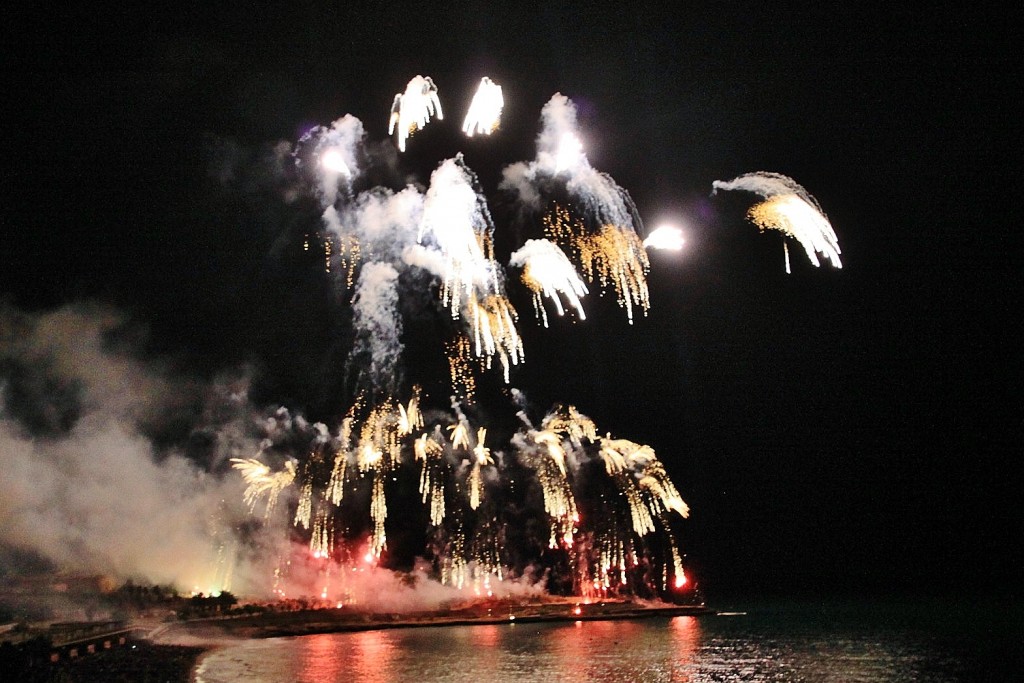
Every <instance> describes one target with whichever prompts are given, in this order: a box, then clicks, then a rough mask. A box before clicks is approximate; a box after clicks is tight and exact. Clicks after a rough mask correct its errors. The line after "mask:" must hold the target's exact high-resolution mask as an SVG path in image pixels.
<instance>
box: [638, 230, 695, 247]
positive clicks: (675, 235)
mask: <svg viewBox="0 0 1024 683" xmlns="http://www.w3.org/2000/svg"><path fill="white" fill-rule="evenodd" d="M685 242H686V240H684V239H683V231H682V230H680V229H679V228H677V227H674V226H671V225H662V226H660V227H658V228H655V230H654V231H653V232H651V234H650V235H648V236H647V239H645V240H644V247H646V248H647V249H664V250H666V251H680V250H681V249H682V248H683V244H685Z"/></svg>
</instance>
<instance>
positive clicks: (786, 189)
mask: <svg viewBox="0 0 1024 683" xmlns="http://www.w3.org/2000/svg"><path fill="white" fill-rule="evenodd" d="M711 187H712V194H713V193H715V192H717V191H718V190H745V191H747V192H753V193H755V194H758V195H760V196H761V197H763V198H764V199H765V201H763V202H761V203H760V204H756V205H754V206H752V207H751V208H750V210H749V211H747V218H748V219H749V220H750V221H751V222H752V223H753V224H754V225H756V226H757V227H758V228H759V229H760V230H761V231H762V232H764V231H765V230H778V231H779V232H781V233H782V234H784V235H786V236H788V237H792V238H793V239H795V240H796V241H798V242H799V243H800V244H801V246H803V248H804V251H805V252H807V258H808V259H810V261H811V263H813V264H814V265H815V266H818V265H820V263H819V261H818V256H817V255H818V254H819V253H820V254H821V255H822V256H824V257H825V258H826V259H827V260H828V261H829V262H831V263H832V265H833V266H835V267H836V268H842V267H843V265H842V263H840V261H839V254H840V253H841V252H840V250H839V240H838V238H837V237H836V233H835V230H833V229H832V224H831V223H830V222H829V220H828V217H827V216H825V212H824V211H823V210H822V208H821V205H820V204H818V200H816V199H815V198H814V197H813V196H811V194H810V193H809V192H807V190H805V189H804V188H803V187H802V186H801V185H800V184H799V183H798V182H796V181H795V180H793V179H792V178H790V177H788V176H784V175H782V174H781V173H769V172H766V171H758V172H756V173H746V174H744V175H741V176H738V177H736V178H733V179H732V180H729V181H723V180H716V181H715V182H713V183H712V184H711ZM783 247H785V242H783ZM785 253H786V272H787V273H788V272H789V249H788V248H787V249H786V250H785Z"/></svg>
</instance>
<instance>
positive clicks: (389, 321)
mask: <svg viewBox="0 0 1024 683" xmlns="http://www.w3.org/2000/svg"><path fill="white" fill-rule="evenodd" d="M352 310H353V313H354V317H353V326H354V327H355V329H356V335H357V337H356V346H355V349H354V352H359V351H364V350H365V351H368V352H369V357H370V358H369V360H370V377H371V378H372V380H373V381H374V382H375V383H376V386H378V387H383V386H387V387H388V388H393V387H390V386H389V385H390V384H391V383H393V382H394V381H395V379H396V375H397V371H398V361H399V358H400V357H401V354H402V342H401V339H400V337H401V335H402V319H401V317H400V316H399V314H398V271H397V270H395V268H394V267H393V266H392V265H391V264H388V263H379V262H374V263H368V264H366V265H365V266H363V269H362V271H361V272H360V274H359V281H358V283H357V284H356V293H355V297H354V298H353V299H352Z"/></svg>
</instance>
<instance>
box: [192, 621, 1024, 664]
mask: <svg viewBox="0 0 1024 683" xmlns="http://www.w3.org/2000/svg"><path fill="white" fill-rule="evenodd" d="M719 609H722V610H725V611H732V612H736V613H735V614H724V615H716V616H700V617H674V618H650V619H639V620H631V621H581V622H566V623H538V624H525V623H519V624H500V625H485V626H484V625H482V626H459V627H427V628H412V629H393V630H379V631H364V632H358V633H336V634H322V635H313V636H302V637H294V638H271V639H265V640H249V641H240V642H239V643H238V644H237V645H231V646H228V647H224V648H221V649H218V650H216V651H214V652H212V653H210V654H208V655H207V656H205V657H204V658H203V660H202V661H201V662H200V664H199V665H198V667H197V669H196V671H195V678H196V681H197V683H227V682H228V681H259V682H264V683H269V682H277V681H281V682H285V681H289V682H291V681H296V682H302V683H340V682H342V681H345V682H347V681H371V682H374V683H383V682H390V681H394V682H396V683H397V682H403V683H404V682H407V681H450V682H452V683H489V682H490V681H516V682H518V683H530V682H533V681H604V682H608V683H611V682H616V683H617V682H620V681H621V682H634V681H692V682H698V681H699V682H704V681H780V682H781V681H787V682H788V681H835V682H836V683H840V682H842V683H879V682H882V681H933V682H936V683H944V682H952V681H986V680H992V681H1000V680H1005V681H1010V680H1024V672H1021V671H1020V670H1019V668H1018V667H1019V665H1020V662H1021V654H1020V653H1019V652H1017V650H1019V649H1021V648H1022V647H1024V641H1022V640H1020V639H1019V635H1020V633H1019V632H1017V631H1016V630H1015V629H1017V628H1019V626H1020V621H1019V619H1018V618H1017V617H1016V615H1015V614H1013V613H1012V612H1011V611H1010V610H1002V609H995V608H982V607H977V606H975V607H966V608H965V607H964V606H958V607H956V608H954V607H952V606H950V605H948V604H944V603H934V604H929V605H901V604H893V603H886V604H858V603H837V602H801V603H794V602H784V603H774V604H770V603H758V604H754V605H750V606H749V607H748V606H743V605H740V606H737V607H730V608H728V609H726V608H719Z"/></svg>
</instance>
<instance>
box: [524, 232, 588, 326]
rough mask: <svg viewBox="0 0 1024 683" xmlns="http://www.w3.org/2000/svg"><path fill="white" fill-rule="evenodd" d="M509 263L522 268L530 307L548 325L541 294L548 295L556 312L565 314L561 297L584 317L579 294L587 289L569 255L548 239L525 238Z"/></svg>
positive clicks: (584, 292) (581, 294)
mask: <svg viewBox="0 0 1024 683" xmlns="http://www.w3.org/2000/svg"><path fill="white" fill-rule="evenodd" d="M509 265H510V266H513V267H521V268H522V269H523V273H522V280H523V284H524V285H526V288H527V289H529V290H530V291H531V292H532V293H533V308H534V311H536V313H537V316H538V317H539V318H540V319H541V321H542V322H543V323H544V327H547V326H548V315H547V311H546V310H545V309H544V303H543V300H542V297H545V296H546V297H549V298H550V299H551V301H552V303H554V305H555V310H556V311H557V312H558V315H564V310H563V308H562V300H561V297H565V299H566V301H567V302H568V304H569V305H570V306H572V308H573V309H574V310H575V311H576V315H577V316H578V317H579V319H580V320H586V319H587V316H586V314H585V313H584V312H583V304H582V303H580V297H583V296H585V295H586V294H587V293H588V291H589V290H587V286H586V285H585V284H584V283H583V280H581V279H580V276H579V274H577V272H576V269H575V268H573V265H572V263H571V262H570V261H569V258H568V257H567V256H566V255H565V252H563V251H562V250H561V249H559V248H558V246H557V245H556V244H555V243H554V242H551V241H550V240H527V241H526V243H525V244H523V246H522V247H521V248H520V249H519V250H517V251H515V252H513V254H512V258H511V259H510V260H509Z"/></svg>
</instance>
